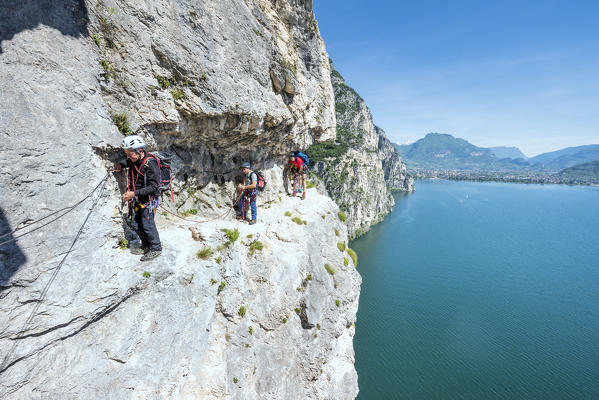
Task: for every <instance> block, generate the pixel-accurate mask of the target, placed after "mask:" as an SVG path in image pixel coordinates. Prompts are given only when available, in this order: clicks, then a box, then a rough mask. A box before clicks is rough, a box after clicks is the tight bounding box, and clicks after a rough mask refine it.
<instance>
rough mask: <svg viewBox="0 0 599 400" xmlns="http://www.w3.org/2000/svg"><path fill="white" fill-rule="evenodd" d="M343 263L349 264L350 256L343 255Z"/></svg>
mask: <svg viewBox="0 0 599 400" xmlns="http://www.w3.org/2000/svg"><path fill="white" fill-rule="evenodd" d="M343 265H345V266H346V267H347V266H348V265H349V258H347V257H343Z"/></svg>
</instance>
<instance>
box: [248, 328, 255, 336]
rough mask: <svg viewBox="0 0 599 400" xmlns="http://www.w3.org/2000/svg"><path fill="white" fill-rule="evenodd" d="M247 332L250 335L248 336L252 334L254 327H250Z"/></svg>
mask: <svg viewBox="0 0 599 400" xmlns="http://www.w3.org/2000/svg"><path fill="white" fill-rule="evenodd" d="M248 332H249V333H250V335H253V334H254V327H253V326H250V328H249V329H248Z"/></svg>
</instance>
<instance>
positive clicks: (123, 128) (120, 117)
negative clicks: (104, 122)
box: [110, 112, 133, 136]
mask: <svg viewBox="0 0 599 400" xmlns="http://www.w3.org/2000/svg"><path fill="white" fill-rule="evenodd" d="M110 117H111V118H112V122H114V124H115V125H116V127H117V128H118V129H119V132H121V133H122V134H123V135H125V136H129V135H131V134H133V131H132V130H131V127H130V126H129V117H128V116H127V114H126V113H115V112H110Z"/></svg>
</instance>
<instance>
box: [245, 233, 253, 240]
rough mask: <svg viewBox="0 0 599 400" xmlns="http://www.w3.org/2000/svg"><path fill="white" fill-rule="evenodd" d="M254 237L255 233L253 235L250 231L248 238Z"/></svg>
mask: <svg viewBox="0 0 599 400" xmlns="http://www.w3.org/2000/svg"><path fill="white" fill-rule="evenodd" d="M253 237H254V235H252V234H251V233H250V234H249V235H247V236H246V238H248V239H251V238H253Z"/></svg>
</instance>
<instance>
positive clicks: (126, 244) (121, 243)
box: [119, 239, 129, 250]
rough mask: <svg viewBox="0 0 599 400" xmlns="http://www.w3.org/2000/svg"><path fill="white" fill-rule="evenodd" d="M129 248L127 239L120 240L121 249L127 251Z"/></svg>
mask: <svg viewBox="0 0 599 400" xmlns="http://www.w3.org/2000/svg"><path fill="white" fill-rule="evenodd" d="M127 247H129V241H128V240H127V239H121V240H119V249H121V250H125V249H126V248H127Z"/></svg>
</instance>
